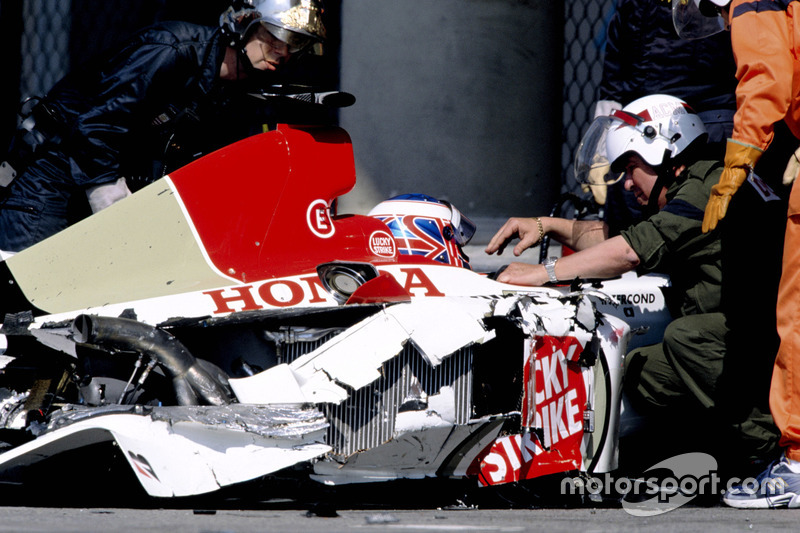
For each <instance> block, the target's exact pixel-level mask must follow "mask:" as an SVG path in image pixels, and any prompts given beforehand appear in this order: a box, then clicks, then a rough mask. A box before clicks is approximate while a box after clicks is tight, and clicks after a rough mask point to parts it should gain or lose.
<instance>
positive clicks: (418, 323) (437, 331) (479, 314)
mask: <svg viewBox="0 0 800 533" xmlns="http://www.w3.org/2000/svg"><path fill="white" fill-rule="evenodd" d="M492 301H493V300H492V299H483V298H448V299H444V298H427V299H425V300H420V301H415V302H413V303H412V304H411V305H406V306H400V305H397V306H393V307H390V308H389V309H387V310H386V313H387V314H389V315H391V316H393V317H395V318H396V319H397V320H398V321H399V322H400V324H402V325H403V327H404V328H405V329H406V331H408V333H409V336H410V339H411V342H412V343H413V344H414V346H415V347H416V348H417V349H418V350H419V351H420V353H421V354H422V356H423V357H425V359H427V360H428V362H429V363H430V364H431V365H433V366H437V365H439V364H440V363H441V362H442V360H443V359H445V358H446V357H447V356H448V355H450V354H452V353H453V352H455V351H456V350H458V349H460V348H463V347H465V346H469V345H470V344H482V343H484V342H487V341H489V340H491V339H493V338H494V336H495V333H494V332H493V331H487V330H486V328H485V327H484V325H483V319H484V318H486V317H488V316H491V314H492V307H493V306H492Z"/></svg>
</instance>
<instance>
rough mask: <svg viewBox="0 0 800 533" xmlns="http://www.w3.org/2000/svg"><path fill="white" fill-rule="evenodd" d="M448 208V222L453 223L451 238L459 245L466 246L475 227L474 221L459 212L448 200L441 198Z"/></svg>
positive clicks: (473, 233)
mask: <svg viewBox="0 0 800 533" xmlns="http://www.w3.org/2000/svg"><path fill="white" fill-rule="evenodd" d="M442 203H443V204H445V205H447V206H448V207H449V208H450V223H451V224H452V225H453V240H455V241H456V244H458V245H459V246H466V245H467V243H468V242H469V241H470V240H472V237H473V235H475V230H476V229H477V228H476V226H475V223H474V222H472V221H471V220H470V219H468V218H467V217H465V216H464V215H462V214H461V211H459V210H458V209H456V208H455V207H454V206H453V204H451V203H450V202H447V201H444V200H442Z"/></svg>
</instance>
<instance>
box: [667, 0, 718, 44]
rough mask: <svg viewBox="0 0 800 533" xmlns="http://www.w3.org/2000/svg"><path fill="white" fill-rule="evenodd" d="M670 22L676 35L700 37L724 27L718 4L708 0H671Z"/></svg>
mask: <svg viewBox="0 0 800 533" xmlns="http://www.w3.org/2000/svg"><path fill="white" fill-rule="evenodd" d="M672 23H673V24H674V26H675V31H676V32H678V36H679V37H681V38H683V39H687V40H693V39H702V38H704V37H709V36H711V35H714V34H716V33H719V32H721V31H722V30H724V29H725V20H723V18H722V16H721V15H720V12H719V6H717V5H716V4H715V3H714V2H711V1H710V0H672Z"/></svg>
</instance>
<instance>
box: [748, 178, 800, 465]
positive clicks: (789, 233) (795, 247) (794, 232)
mask: <svg viewBox="0 0 800 533" xmlns="http://www.w3.org/2000/svg"><path fill="white" fill-rule="evenodd" d="M777 320H778V322H777V323H778V334H779V335H780V338H781V344H780V348H779V349H778V355H777V357H776V359H775V366H774V368H773V371H772V384H771V387H770V394H769V406H770V410H771V411H772V417H773V418H774V419H775V424H776V425H777V426H778V429H780V431H781V440H780V444H781V446H783V447H784V448H785V451H786V456H787V457H788V458H790V459H794V460H796V461H800V186H798V185H797V184H795V186H794V187H792V192H791V195H790V197H789V217H788V221H787V223H786V237H785V240H784V249H783V271H782V274H781V281H780V288H779V289H778V306H777ZM754 333H755V332H754ZM755 334H757V333H755Z"/></svg>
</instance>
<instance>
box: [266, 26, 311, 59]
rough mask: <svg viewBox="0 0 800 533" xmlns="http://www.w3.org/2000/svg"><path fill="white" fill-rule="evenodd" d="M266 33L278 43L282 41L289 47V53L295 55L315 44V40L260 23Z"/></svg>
mask: <svg viewBox="0 0 800 533" xmlns="http://www.w3.org/2000/svg"><path fill="white" fill-rule="evenodd" d="M260 22H261V23H262V24H263V25H264V27H265V28H266V29H267V31H268V32H270V33H271V34H272V36H273V37H275V38H276V39H278V40H279V41H283V42H285V43H286V45H287V46H288V47H289V53H292V54H296V53H298V52H302V51H303V50H306V49H307V48H309V47H310V46H311V45H313V44H314V43H316V42H317V39H315V38H313V37H310V36H308V35H304V34H302V33H298V32H296V31H291V30H287V29H285V28H281V27H279V26H275V25H274V24H270V23H268V22H264V21H263V20H262V21H260Z"/></svg>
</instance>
